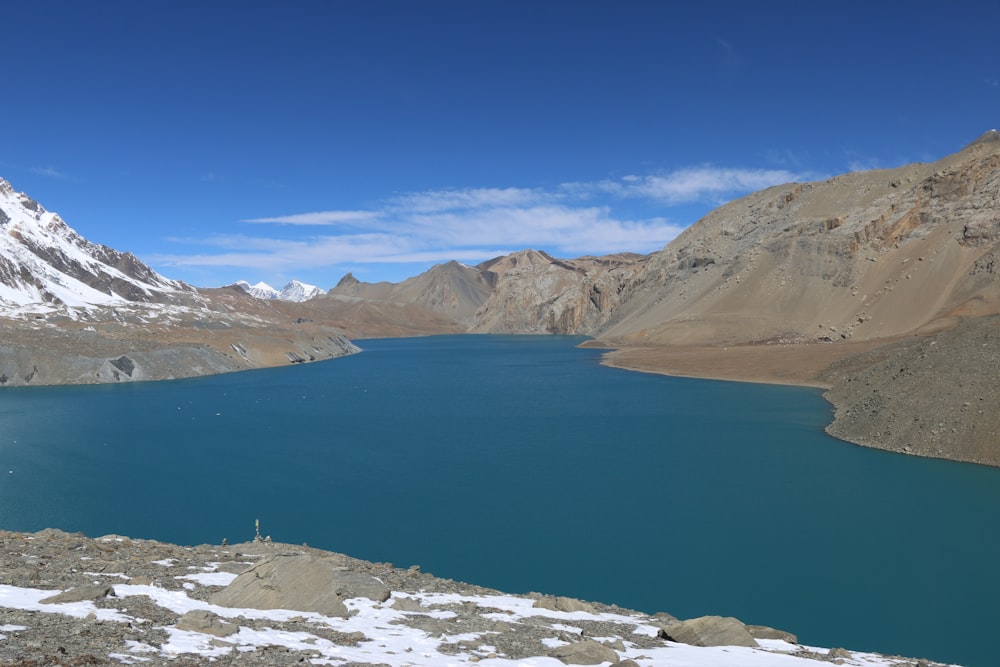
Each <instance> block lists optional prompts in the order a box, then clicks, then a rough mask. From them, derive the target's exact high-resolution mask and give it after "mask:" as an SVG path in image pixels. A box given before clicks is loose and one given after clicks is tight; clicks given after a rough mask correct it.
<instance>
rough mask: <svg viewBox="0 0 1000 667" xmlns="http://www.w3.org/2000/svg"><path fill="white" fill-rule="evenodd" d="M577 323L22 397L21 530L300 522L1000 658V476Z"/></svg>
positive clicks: (714, 609) (200, 528)
mask: <svg viewBox="0 0 1000 667" xmlns="http://www.w3.org/2000/svg"><path fill="white" fill-rule="evenodd" d="M580 340H581V339H579V338H569V337H541V336H539V337H534V336H516V337H515V336H444V337H434V338H412V339H398V340H371V341H362V342H361V343H360V345H361V346H362V347H363V348H364V352H363V353H362V354H358V355H354V356H352V357H347V358H342V359H337V360H333V361H330V362H324V363H318V364H312V365H305V366H296V367H289V368H278V369H270V370H264V371H253V372H247V373H238V374H232V375H224V376H216V377H209V378H199V379H192V380H181V381H173V382H157V383H140V384H126V385H117V386H87V387H34V388H23V389H4V390H3V391H2V392H0V473H2V476H0V527H2V528H6V529H9V530H24V531H35V530H40V529H42V528H46V527H57V528H61V529H64V530H68V531H82V532H84V533H86V534H88V535H91V536H98V535H103V534H107V533H119V534H124V535H130V536H132V537H142V538H153V539H159V540H164V541H172V542H178V543H181V544H198V543H219V542H220V541H221V540H222V539H223V538H227V539H228V540H229V542H231V543H232V542H237V541H245V540H249V539H251V538H252V537H253V530H254V520H255V519H257V518H259V519H260V521H261V532H262V533H264V534H270V535H271V536H272V537H273V539H275V540H277V541H283V542H291V543H302V542H308V543H309V544H310V545H311V546H317V547H322V548H326V549H331V550H336V551H341V552H344V553H348V554H350V555H352V556H356V557H359V558H366V559H370V560H376V561H388V562H393V563H395V564H396V565H400V566H405V565H410V564H420V565H421V566H422V568H423V569H424V570H425V571H428V572H432V573H434V574H436V575H438V576H443V577H448V578H453V579H458V580H464V581H469V582H473V583H477V584H480V585H484V586H492V587H496V588H501V589H504V590H508V591H510V592H527V591H531V590H537V591H542V592H546V593H551V594H556V595H568V596H573V597H579V598H583V599H590V600H600V601H603V602H609V603H615V604H619V605H621V606H623V607H628V608H634V609H640V610H643V611H648V612H655V611H668V612H670V613H672V614H674V615H677V616H679V617H692V616H699V615H703V614H721V615H731V616H737V617H739V618H740V619H741V620H743V621H745V622H747V623H757V624H765V625H771V626H774V627H779V628H782V629H787V630H790V631H792V632H796V633H798V635H799V638H800V641H802V642H804V643H808V644H814V645H825V646H846V647H848V648H852V649H858V650H874V651H881V652H888V653H900V654H904V655H909V656H914V657H929V658H934V659H938V660H949V661H955V662H961V663H963V664H966V665H971V666H974V667H985V666H986V665H991V664H993V662H992V660H993V658H994V657H995V651H996V648H995V641H994V639H993V638H994V637H995V628H996V620H997V616H998V614H997V612H996V604H997V601H998V600H1000V576H998V575H997V571H998V568H997V564H998V563H1000V536H998V532H997V530H996V518H997V517H998V516H1000V470H996V469H991V468H985V467H980V466H973V465H966V464H958V463H951V462H945V461H934V460H927V459H919V458H914V457H906V456H901V455H895V454H890V453H886V452H880V451H875V450H870V449H865V448H861V447H856V446H853V445H849V444H846V443H843V442H840V441H838V440H835V439H833V438H830V437H829V436H827V435H825V434H824V433H823V431H822V429H823V426H824V425H825V424H826V423H828V421H829V420H830V417H831V412H830V407H829V406H828V405H827V404H826V403H825V402H824V400H823V399H822V397H821V395H820V392H818V391H816V390H811V389H801V388H790V387H779V386H768V385H751V384H739V383H727V382H713V381H703V380H691V379H680V378H669V377H662V376H656V375H648V374H641V373H632V372H628V371H623V370H618V369H612V368H606V367H602V366H600V365H599V364H598V359H599V354H600V353H599V351H596V350H588V349H580V348H577V347H575V346H576V344H578V343H579V342H580Z"/></svg>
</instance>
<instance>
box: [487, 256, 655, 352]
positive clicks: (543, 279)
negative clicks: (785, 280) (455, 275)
mask: <svg viewBox="0 0 1000 667" xmlns="http://www.w3.org/2000/svg"><path fill="white" fill-rule="evenodd" d="M645 261H646V257H645V256H643V255H635V254H628V253H623V254H619V255H606V256H604V257H581V258H579V259H572V260H559V259H554V258H552V257H550V256H549V255H547V254H545V253H543V252H538V251H535V250H526V251H523V252H520V253H515V254H513V255H508V256H506V257H500V258H497V259H494V260H491V261H489V262H485V263H483V264H480V265H479V267H477V268H479V269H481V270H482V271H486V272H488V273H489V274H490V275H492V276H494V278H493V279H492V282H493V284H494V287H493V290H492V292H491V293H490V296H489V298H488V299H487V300H486V301H485V302H484V303H483V305H482V306H481V307H480V308H479V310H478V311H477V312H476V316H475V321H474V323H473V324H472V326H471V327H470V331H473V332H476V333H554V334H593V333H594V332H596V331H598V330H599V329H600V327H601V326H602V325H603V324H604V323H605V322H606V321H607V320H608V319H609V318H610V317H611V316H612V314H613V312H614V311H615V309H616V308H617V307H618V306H619V305H620V304H621V300H622V295H623V294H624V292H625V289H626V286H627V285H628V284H629V282H630V281H631V279H632V276H633V275H634V274H635V273H636V271H638V270H639V268H640V267H642V266H643V264H644V262H645Z"/></svg>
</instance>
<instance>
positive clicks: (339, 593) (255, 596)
mask: <svg viewBox="0 0 1000 667" xmlns="http://www.w3.org/2000/svg"><path fill="white" fill-rule="evenodd" d="M340 563H341V562H340V561H338V560H335V559H332V558H318V557H316V556H313V555H309V554H278V555H274V556H270V557H268V558H266V559H264V560H262V561H261V562H260V563H258V564H256V565H254V566H253V567H252V568H250V569H249V570H247V571H246V572H244V573H243V574H241V575H239V576H238V577H236V579H234V580H233V581H232V583H230V584H229V585H228V586H226V587H225V588H224V589H222V590H221V591H219V592H218V593H216V594H215V595H213V596H212V598H211V601H212V603H214V604H217V605H221V606H223V607H240V608H246V609H294V610H296V611H312V612H316V613H318V614H323V615H325V616H338V617H340V618H347V607H345V606H344V600H347V599H350V598H359V597H361V598H368V599H370V600H375V601H376V602H384V601H386V600H387V599H389V589H388V588H387V587H386V585H385V584H383V583H382V582H381V581H380V580H378V579H376V578H375V577H373V576H371V575H368V574H362V573H358V572H351V571H349V570H346V569H344V568H343V567H342V566H341V564H340Z"/></svg>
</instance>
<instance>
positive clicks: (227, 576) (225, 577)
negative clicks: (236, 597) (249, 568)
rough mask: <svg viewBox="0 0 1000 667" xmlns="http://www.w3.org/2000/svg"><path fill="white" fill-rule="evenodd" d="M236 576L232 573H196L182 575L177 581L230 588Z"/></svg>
mask: <svg viewBox="0 0 1000 667" xmlns="http://www.w3.org/2000/svg"><path fill="white" fill-rule="evenodd" d="M236 576H237V575H235V574H232V573H231V572H195V573H194V574H185V575H181V576H179V577H177V579H188V580H190V581H194V582H196V583H199V584H201V585H202V586H228V585H229V584H231V583H232V581H233V579H235V578H236Z"/></svg>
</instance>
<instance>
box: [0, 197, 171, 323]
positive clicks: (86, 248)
mask: <svg viewBox="0 0 1000 667" xmlns="http://www.w3.org/2000/svg"><path fill="white" fill-rule="evenodd" d="M32 247H34V248H37V249H44V251H45V252H46V254H48V255H49V256H50V257H56V258H58V259H59V260H60V261H61V262H62V263H64V264H67V265H76V266H78V267H81V268H82V269H83V270H84V271H86V272H87V273H90V274H91V275H94V276H104V277H106V278H108V279H110V280H120V281H123V282H124V283H126V284H131V285H133V286H134V287H136V288H138V289H139V290H140V291H141V292H142V293H143V294H145V295H146V296H151V295H152V294H153V293H156V292H159V293H165V292H166V293H169V292H175V291H180V290H181V289H182V285H181V284H180V283H178V282H176V281H173V280H169V279H167V278H164V277H163V276H161V275H159V274H157V273H155V272H153V271H151V270H150V276H151V279H150V280H148V281H146V280H140V279H138V278H134V277H132V276H129V275H128V274H126V273H124V272H123V271H121V270H119V269H118V268H116V267H114V266H111V265H110V264H107V263H106V262H103V261H101V259H100V258H99V257H100V256H101V255H106V254H108V253H115V252H116V251H113V250H111V249H109V248H104V247H103V246H98V245H96V244H94V243H91V242H90V241H88V240H86V239H85V238H83V237H82V236H80V235H79V234H78V233H76V232H75V231H74V230H73V229H71V228H70V227H69V226H68V225H67V224H66V223H65V222H64V221H63V220H62V218H60V217H59V215H58V214H56V213H51V212H49V211H46V210H45V209H44V208H42V206H41V205H39V204H38V203H37V202H35V201H34V200H32V199H31V198H30V197H28V196H27V195H26V194H24V193H21V192H15V191H14V188H13V187H12V186H11V185H10V183H8V182H7V181H5V180H3V179H0V314H3V315H18V314H27V313H46V312H53V311H57V310H65V309H67V308H69V309H74V308H76V309H88V308H92V307H98V306H116V305H125V304H130V303H133V302H132V301H130V300H128V299H126V298H125V297H123V296H121V295H119V294H115V293H114V292H113V291H111V290H108V291H107V292H104V291H101V290H98V289H95V288H93V287H91V286H90V285H87V284H86V283H84V282H82V281H81V280H79V279H77V278H75V277H73V276H72V275H70V274H68V273H66V272H64V271H62V270H60V269H59V268H57V267H56V266H53V264H52V263H50V262H49V261H47V260H46V259H44V258H43V257H40V256H39V255H38V254H36V253H35V252H32V250H31V248H32ZM29 277H30V279H29Z"/></svg>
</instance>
